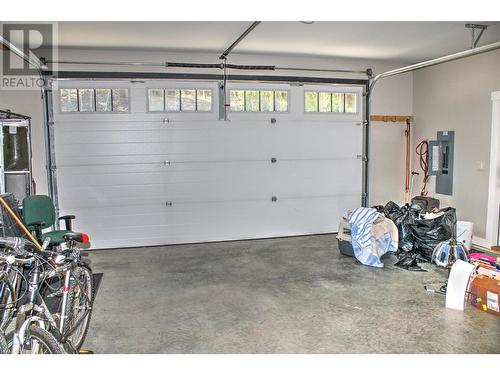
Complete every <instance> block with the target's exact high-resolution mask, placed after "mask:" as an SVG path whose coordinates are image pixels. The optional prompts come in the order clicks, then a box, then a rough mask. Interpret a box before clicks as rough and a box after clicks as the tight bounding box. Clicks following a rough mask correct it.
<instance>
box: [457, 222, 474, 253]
mask: <svg viewBox="0 0 500 375" xmlns="http://www.w3.org/2000/svg"><path fill="white" fill-rule="evenodd" d="M473 229H474V223H471V222H470V221H457V242H461V243H463V244H464V246H465V248H466V249H467V250H470V249H471V247H472V231H473Z"/></svg>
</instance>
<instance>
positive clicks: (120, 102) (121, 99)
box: [113, 89, 130, 112]
mask: <svg viewBox="0 0 500 375" xmlns="http://www.w3.org/2000/svg"><path fill="white" fill-rule="evenodd" d="M129 109H130V108H129V92H128V90H127V89H113V112H128V111H129Z"/></svg>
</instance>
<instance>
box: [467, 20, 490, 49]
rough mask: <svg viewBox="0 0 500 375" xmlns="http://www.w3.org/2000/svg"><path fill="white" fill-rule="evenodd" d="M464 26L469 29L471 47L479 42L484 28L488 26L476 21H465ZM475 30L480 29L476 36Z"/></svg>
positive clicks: (474, 46)
mask: <svg viewBox="0 0 500 375" xmlns="http://www.w3.org/2000/svg"><path fill="white" fill-rule="evenodd" d="M465 27H466V28H467V29H471V34H472V40H471V48H476V47H477V44H478V43H479V39H481V37H482V36H483V33H484V30H486V29H487V28H488V25H480V24H478V23H466V24H465ZM476 30H480V31H479V34H478V35H477V37H476Z"/></svg>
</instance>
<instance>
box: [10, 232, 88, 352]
mask: <svg viewBox="0 0 500 375" xmlns="http://www.w3.org/2000/svg"><path fill="white" fill-rule="evenodd" d="M65 240H66V241H67V243H68V248H67V249H58V251H47V250H46V248H47V246H48V244H49V243H50V239H47V240H46V241H45V242H44V244H43V246H42V250H38V249H37V248H36V247H35V246H33V244H32V243H31V242H29V241H27V240H23V239H19V238H18V239H15V240H13V239H0V246H3V247H5V248H7V249H10V250H11V254H8V255H6V256H5V255H4V256H0V260H2V261H3V263H4V268H5V269H4V270H3V271H2V274H3V278H2V279H3V281H4V282H3V284H4V288H3V289H4V293H3V294H4V296H3V298H2V299H1V300H2V301H4V302H5V301H7V302H8V304H7V306H6V307H8V308H7V309H6V310H7V311H6V312H4V314H3V316H2V319H3V320H2V321H1V325H0V328H4V327H6V326H7V325H8V323H9V322H10V320H11V319H12V318H13V316H14V315H15V316H16V324H15V329H14V331H13V332H11V333H10V334H8V335H7V337H6V341H7V347H8V348H9V350H10V351H11V352H12V353H21V352H22V353H24V352H46V353H59V352H62V351H64V352H66V353H76V352H78V350H79V349H80V348H81V345H82V344H83V341H84V339H85V336H86V334H87V331H88V326H89V322H90V314H91V309H92V304H93V298H94V284H93V275H92V270H91V269H90V267H89V265H88V264H87V263H86V262H83V261H82V260H81V256H82V255H86V254H85V253H84V252H81V251H80V250H79V249H78V247H77V246H75V245H76V243H77V242H79V241H82V234H81V233H68V234H67V238H65ZM26 248H28V249H26ZM12 250H15V251H14V254H12ZM28 276H29V277H28ZM28 278H29V280H28ZM20 291H24V295H23V296H22V297H27V302H23V303H21V299H22V298H21V297H19V293H20ZM27 292H29V293H27ZM27 294H29V296H28V295H27ZM6 296H7V297H6ZM24 299H26V298H24ZM54 301H56V302H58V303H54ZM50 302H52V303H50ZM49 305H50V306H49ZM51 307H52V308H51ZM4 329H5V328H4ZM32 341H33V342H35V344H36V345H35V344H32Z"/></svg>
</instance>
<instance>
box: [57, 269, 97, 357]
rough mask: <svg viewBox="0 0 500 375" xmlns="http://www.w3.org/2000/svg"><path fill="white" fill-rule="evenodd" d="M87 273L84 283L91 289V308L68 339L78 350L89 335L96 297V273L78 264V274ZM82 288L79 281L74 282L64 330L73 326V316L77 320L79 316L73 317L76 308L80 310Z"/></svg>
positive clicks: (76, 272)
mask: <svg viewBox="0 0 500 375" xmlns="http://www.w3.org/2000/svg"><path fill="white" fill-rule="evenodd" d="M82 273H83V274H85V275H86V277H85V279H84V281H82V283H84V285H86V286H87V287H88V288H89V289H90V291H89V293H88V296H89V299H90V309H89V311H88V313H87V316H86V317H85V318H84V319H83V321H82V322H81V323H80V324H81V327H78V328H77V329H76V330H75V332H73V333H72V334H71V335H70V336H69V337H68V339H69V340H70V341H71V343H72V344H73V346H74V348H75V349H76V350H77V351H78V350H79V349H80V348H81V347H82V345H83V343H84V342H85V338H86V337H87V334H88V330H89V326H90V318H91V316H92V306H93V304H94V298H95V284H94V274H93V273H92V269H91V268H90V267H89V266H87V265H84V264H80V265H78V266H77V268H76V270H75V274H76V275H78V276H79V275H81V274H82ZM79 289H80V285H78V283H76V282H73V283H72V285H71V287H70V291H69V298H68V318H67V320H66V322H65V325H64V330H65V331H67V330H70V329H72V328H73V327H72V326H71V323H72V321H73V318H74V319H75V320H76V319H78V317H73V314H74V312H75V309H76V310H78V308H79V306H80V303H79V302H80V301H78V297H77V293H78V291H79Z"/></svg>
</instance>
